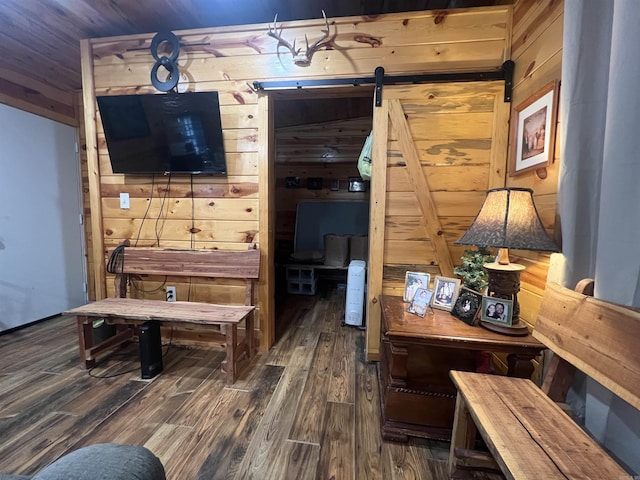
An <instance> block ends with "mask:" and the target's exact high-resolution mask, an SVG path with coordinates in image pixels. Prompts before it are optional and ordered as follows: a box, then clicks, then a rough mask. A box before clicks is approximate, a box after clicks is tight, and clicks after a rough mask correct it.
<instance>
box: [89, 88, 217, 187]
mask: <svg viewBox="0 0 640 480" xmlns="http://www.w3.org/2000/svg"><path fill="white" fill-rule="evenodd" d="M97 100H98V109H99V110H100V117H101V118H102V127H103V129H104V134H105V138H106V141H107V149H108V150H109V157H110V159H111V168H112V170H113V173H139V174H151V173H192V174H196V173H209V174H218V175H223V174H226V173H227V168H226V161H225V155H224V145H223V140H222V127H221V124H220V104H219V102H218V92H190V93H167V94H158V95H154V94H144V95H113V96H99V97H98V98H97Z"/></svg>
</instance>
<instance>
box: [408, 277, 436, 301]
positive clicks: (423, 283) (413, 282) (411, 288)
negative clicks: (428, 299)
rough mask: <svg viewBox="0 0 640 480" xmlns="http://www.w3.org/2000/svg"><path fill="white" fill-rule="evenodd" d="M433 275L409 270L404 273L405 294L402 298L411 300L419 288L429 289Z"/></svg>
mask: <svg viewBox="0 0 640 480" xmlns="http://www.w3.org/2000/svg"><path fill="white" fill-rule="evenodd" d="M430 281H431V275H429V274H428V273H423V272H407V273H405V275H404V294H403V295H402V300H404V301H405V302H411V301H412V300H413V297H414V296H415V294H416V291H418V290H419V289H425V290H428V289H429V282H430Z"/></svg>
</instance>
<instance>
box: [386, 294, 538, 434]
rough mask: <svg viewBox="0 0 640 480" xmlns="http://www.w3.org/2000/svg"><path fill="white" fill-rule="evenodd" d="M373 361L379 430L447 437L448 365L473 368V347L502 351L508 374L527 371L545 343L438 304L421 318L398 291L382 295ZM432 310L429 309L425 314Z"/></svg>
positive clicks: (452, 392) (451, 402)
mask: <svg viewBox="0 0 640 480" xmlns="http://www.w3.org/2000/svg"><path fill="white" fill-rule="evenodd" d="M380 303H381V309H382V323H381V348H382V352H381V353H382V355H381V359H380V364H379V367H378V377H379V378H378V379H379V384H380V402H381V408H382V436H383V437H384V438H385V439H386V440H396V441H407V440H408V437H409V436H416V437H424V438H433V439H438V440H449V439H450V438H451V429H452V427H453V413H454V408H455V399H456V389H455V387H454V385H453V383H452V381H451V379H450V378H449V371H450V370H466V371H475V370H476V358H477V353H478V352H481V351H486V352H502V353H506V354H507V360H508V368H509V371H508V375H511V376H518V377H530V376H531V375H532V374H533V369H534V366H533V363H532V362H531V361H532V360H533V358H534V357H535V356H537V355H539V354H540V352H541V351H542V350H543V349H544V348H545V346H544V345H543V344H542V343H540V342H538V341H537V340H536V339H534V338H533V337H532V336H531V335H527V336H521V337H512V336H508V335H502V334H500V333H495V332H491V331H489V330H487V329H485V328H482V327H480V326H470V325H467V324H466V323H464V322H463V321H461V320H458V319H457V318H455V317H454V316H452V315H451V314H450V313H449V312H446V311H444V310H437V309H433V310H431V309H430V310H429V312H428V313H427V315H426V316H425V317H424V318H422V317H419V316H417V315H413V314H411V313H407V312H406V307H407V304H406V303H404V302H403V301H402V297H396V296H389V295H382V296H381V297H380ZM431 312H432V314H431Z"/></svg>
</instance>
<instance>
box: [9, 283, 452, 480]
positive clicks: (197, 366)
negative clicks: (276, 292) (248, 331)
mask: <svg viewBox="0 0 640 480" xmlns="http://www.w3.org/2000/svg"><path fill="white" fill-rule="evenodd" d="M343 312H344V290H337V289H334V290H331V291H330V292H328V293H325V294H321V295H316V296H291V297H289V298H288V299H287V302H286V305H284V306H283V307H282V308H281V309H280V311H279V313H278V318H277V324H278V325H279V326H280V327H281V328H279V332H280V335H279V340H278V342H277V343H276V345H275V346H274V347H273V348H272V349H271V350H270V351H269V352H262V353H260V354H259V355H258V357H257V359H256V360H254V361H253V362H252V364H251V366H250V368H249V369H248V370H245V372H244V374H243V375H242V376H241V379H240V381H238V382H237V383H236V384H234V385H233V386H227V385H226V384H225V376H224V374H223V373H222V372H221V371H220V368H219V365H220V362H221V360H222V358H223V355H224V352H223V350H222V348H220V349H202V348H197V349H196V348H193V349H187V348H180V347H176V346H170V347H169V348H168V349H167V348H166V347H165V351H166V354H165V356H164V372H163V373H162V374H161V375H159V376H157V377H155V378H153V379H151V380H142V379H141V378H140V372H139V363H138V360H137V345H131V346H129V347H126V348H124V349H123V350H120V351H119V352H118V353H117V354H115V355H113V356H112V357H110V358H109V359H105V360H104V361H101V362H100V363H99V365H98V367H96V368H95V369H94V370H92V371H91V375H93V376H91V375H90V374H89V373H87V371H85V370H83V369H81V368H79V356H78V345H77V334H76V326H75V322H74V320H73V319H72V318H69V317H56V318H54V319H52V320H48V321H46V322H43V323H41V324H38V325H34V326H31V327H28V328H25V329H23V330H20V331H17V332H13V333H11V334H8V335H4V336H0V442H1V443H0V472H4V473H22V474H32V473H34V472H36V471H37V470H38V469H40V468H42V467H43V466H45V465H47V464H49V463H50V462H52V461H54V460H55V459H56V458H58V457H59V456H61V455H63V454H64V453H66V452H68V451H70V450H74V449H76V448H78V447H81V446H84V445H89V444H93V443H98V442H121V443H130V444H139V445H145V446H146V447H148V448H149V449H151V450H152V451H153V452H154V453H155V454H156V455H158V456H159V457H160V459H161V460H162V462H163V464H164V465H165V469H166V471H167V477H168V478H169V479H172V480H189V479H254V478H255V479H260V480H268V479H307V478H309V479H313V478H319V479H336V480H343V479H345V480H348V479H384V480H387V479H442V478H446V474H445V472H446V458H447V454H448V446H449V445H448V443H444V442H430V441H426V440H418V439H415V440H412V441H411V442H410V443H408V444H399V443H393V442H384V441H382V439H381V437H380V425H379V422H380V406H379V394H378V381H377V377H376V368H377V364H376V363H370V362H367V361H366V360H365V358H364V352H363V350H364V348H363V347H364V332H362V331H361V330H358V329H356V328H353V327H348V326H341V319H342V315H343ZM120 372H128V373H124V374H121V375H119V373H120Z"/></svg>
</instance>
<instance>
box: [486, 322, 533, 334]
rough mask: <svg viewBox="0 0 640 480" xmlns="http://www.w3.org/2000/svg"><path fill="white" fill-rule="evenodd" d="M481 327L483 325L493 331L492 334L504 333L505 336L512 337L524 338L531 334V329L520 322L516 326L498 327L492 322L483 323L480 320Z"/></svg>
mask: <svg viewBox="0 0 640 480" xmlns="http://www.w3.org/2000/svg"><path fill="white" fill-rule="evenodd" d="M480 325H482V326H483V327H484V328H486V329H487V330H491V331H492V332H497V333H502V334H504V335H512V336H514V337H524V336H526V335H528V334H529V329H528V328H527V326H526V325H522V324H521V323H520V322H518V323H517V324H515V325H511V326H509V325H496V324H495V323H491V322H483V321H482V320H480Z"/></svg>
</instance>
